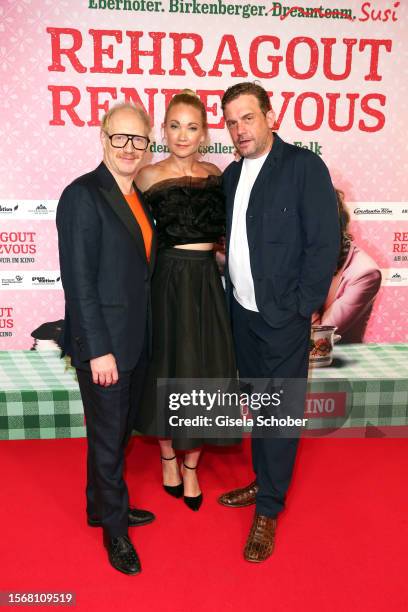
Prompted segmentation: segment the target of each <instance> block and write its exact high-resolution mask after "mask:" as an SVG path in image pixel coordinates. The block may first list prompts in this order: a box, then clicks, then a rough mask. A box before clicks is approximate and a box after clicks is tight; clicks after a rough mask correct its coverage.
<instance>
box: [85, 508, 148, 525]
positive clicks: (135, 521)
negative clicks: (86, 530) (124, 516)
mask: <svg viewBox="0 0 408 612" xmlns="http://www.w3.org/2000/svg"><path fill="white" fill-rule="evenodd" d="M128 517H129V522H128V525H129V527H141V526H142V525H148V524H149V523H152V522H153V521H154V520H155V518H156V517H155V515H154V514H153V512H149V510H138V509H137V508H129V510H128ZM88 525H89V527H102V523H101V521H100V520H99V519H98V518H92V517H90V516H88Z"/></svg>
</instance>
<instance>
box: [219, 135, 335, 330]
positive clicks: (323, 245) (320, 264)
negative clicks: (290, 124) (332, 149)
mask: <svg viewBox="0 0 408 612" xmlns="http://www.w3.org/2000/svg"><path fill="white" fill-rule="evenodd" d="M242 163H243V160H240V161H239V162H232V164H230V165H229V166H228V168H226V170H225V172H224V175H223V183H224V191H225V195H226V199H227V240H226V257H227V263H228V249H229V237H230V234H231V223H232V214H233V206H234V197H235V192H236V189H237V185H238V181H239V177H240V174H241V168H242ZM246 226H247V235H248V245H249V253H250V263H251V272H252V277H253V280H254V286H255V299H256V303H257V306H258V310H259V312H260V314H261V315H262V317H263V318H264V319H265V320H266V321H267V323H268V324H269V325H271V326H272V327H276V328H279V327H283V326H284V325H286V324H287V323H288V322H289V321H290V320H291V319H292V318H293V317H294V316H295V315H296V314H300V315H301V316H303V317H305V318H308V317H310V316H311V315H312V313H313V312H314V311H315V310H318V309H319V308H320V307H321V305H322V304H323V303H324V301H325V299H326V295H327V292H328V289H329V286H330V283H331V280H332V278H333V274H334V271H335V268H336V262H337V258H338V254H339V248H340V229H339V220H338V210H337V200H336V194H335V191H334V188H333V185H332V182H331V179H330V175H329V172H328V169H327V167H326V165H325V164H324V162H323V161H322V160H321V159H320V158H319V157H318V156H317V155H315V154H314V153H312V152H311V151H309V150H307V149H302V148H300V147H296V146H294V145H290V144H287V143H285V142H284V141H283V140H282V139H281V138H279V136H278V135H277V134H274V142H273V146H272V149H271V151H270V153H269V155H268V157H267V158H266V160H265V163H264V165H263V166H262V169H261V171H260V173H259V175H258V177H257V179H256V181H255V183H254V186H253V188H252V191H251V196H250V199H249V204H248V210H247V214H246ZM226 290H227V299H228V301H229V303H230V302H231V299H232V286H231V281H230V278H229V274H228V266H227V270H226Z"/></svg>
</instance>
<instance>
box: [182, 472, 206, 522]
mask: <svg viewBox="0 0 408 612" xmlns="http://www.w3.org/2000/svg"><path fill="white" fill-rule="evenodd" d="M183 467H185V468H187V469H188V470H196V469H197V466H195V467H190V466H189V465H186V464H185V463H184V462H183ZM183 500H184V503H185V504H186V506H188V507H189V508H190V510H194V511H195V512H197V510H199V509H200V507H201V504H202V503H203V494H202V493H200V494H199V495H196V496H195V497H189V496H188V495H184V497H183Z"/></svg>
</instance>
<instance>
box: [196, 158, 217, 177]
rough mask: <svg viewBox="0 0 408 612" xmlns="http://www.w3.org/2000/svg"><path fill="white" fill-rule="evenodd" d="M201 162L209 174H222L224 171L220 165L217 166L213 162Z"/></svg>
mask: <svg viewBox="0 0 408 612" xmlns="http://www.w3.org/2000/svg"><path fill="white" fill-rule="evenodd" d="M200 164H201V167H202V168H205V170H206V172H208V174H213V175H214V174H215V176H221V174H222V172H221V170H220V169H219V168H218V166H216V165H215V164H212V163H211V162H205V161H202V162H200Z"/></svg>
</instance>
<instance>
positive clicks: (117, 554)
mask: <svg viewBox="0 0 408 612" xmlns="http://www.w3.org/2000/svg"><path fill="white" fill-rule="evenodd" d="M104 542H105V546H106V548H107V550H108V556H109V561H110V564H111V565H112V566H113V567H114V568H115V569H117V570H118V571H119V572H122V573H123V574H128V575H130V576H134V575H135V574H139V573H140V572H141V571H142V566H141V565H140V560H139V557H138V556H137V552H136V551H135V549H134V547H133V544H132V542H131V541H130V540H129V538H128V536H119V537H117V538H111V539H108V538H107V537H106V536H105V537H104Z"/></svg>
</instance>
